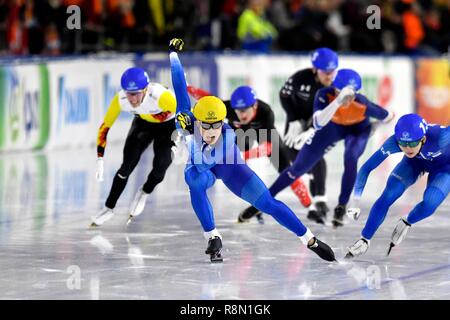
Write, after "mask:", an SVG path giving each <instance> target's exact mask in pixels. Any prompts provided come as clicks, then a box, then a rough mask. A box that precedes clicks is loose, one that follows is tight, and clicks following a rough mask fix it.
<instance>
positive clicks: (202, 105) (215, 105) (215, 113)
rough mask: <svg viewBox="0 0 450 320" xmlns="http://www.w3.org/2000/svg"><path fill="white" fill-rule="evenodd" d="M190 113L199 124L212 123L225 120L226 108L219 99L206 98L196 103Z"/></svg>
mask: <svg viewBox="0 0 450 320" xmlns="http://www.w3.org/2000/svg"><path fill="white" fill-rule="evenodd" d="M192 113H193V114H194V117H195V118H196V119H197V120H199V121H201V122H208V123H213V122H218V121H222V120H223V119H225V117H226V116H227V108H226V107H225V104H224V103H223V102H222V100H220V99H219V98H217V97H214V96H206V97H203V98H200V100H198V101H197V103H196V104H195V106H194V109H193V110H192Z"/></svg>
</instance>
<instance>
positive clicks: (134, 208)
mask: <svg viewBox="0 0 450 320" xmlns="http://www.w3.org/2000/svg"><path fill="white" fill-rule="evenodd" d="M148 196H149V193H145V192H144V190H142V188H140V189H139V190H138V192H137V193H136V196H135V197H134V200H133V202H132V203H131V207H130V214H129V215H128V220H127V225H129V224H130V222H131V221H132V220H133V218H135V217H137V216H138V215H140V214H141V213H142V212H143V211H144V207H145V202H146V201H147V198H148Z"/></svg>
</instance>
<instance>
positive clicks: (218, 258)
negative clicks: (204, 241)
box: [205, 236, 223, 262]
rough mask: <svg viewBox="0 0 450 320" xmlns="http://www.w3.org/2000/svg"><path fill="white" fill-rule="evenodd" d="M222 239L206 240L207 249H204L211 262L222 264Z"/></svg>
mask: <svg viewBox="0 0 450 320" xmlns="http://www.w3.org/2000/svg"><path fill="white" fill-rule="evenodd" d="M221 250H222V239H220V238H219V237H217V236H216V237H214V238H211V239H209V240H208V248H206V251H205V253H206V254H209V256H210V259H211V262H222V261H223V258H222V253H221Z"/></svg>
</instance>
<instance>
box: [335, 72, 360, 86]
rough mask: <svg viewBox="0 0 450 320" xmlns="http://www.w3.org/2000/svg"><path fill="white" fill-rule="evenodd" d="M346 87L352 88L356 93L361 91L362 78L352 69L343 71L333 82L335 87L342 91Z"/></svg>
mask: <svg viewBox="0 0 450 320" xmlns="http://www.w3.org/2000/svg"><path fill="white" fill-rule="evenodd" d="M346 86H352V87H353V89H354V90H355V91H358V90H359V89H361V87H362V84H361V76H360V75H359V74H358V72H356V71H355V70H352V69H341V70H339V71H338V73H337V75H336V77H335V78H334V81H333V87H335V88H336V89H339V90H342V89H343V88H344V87H346Z"/></svg>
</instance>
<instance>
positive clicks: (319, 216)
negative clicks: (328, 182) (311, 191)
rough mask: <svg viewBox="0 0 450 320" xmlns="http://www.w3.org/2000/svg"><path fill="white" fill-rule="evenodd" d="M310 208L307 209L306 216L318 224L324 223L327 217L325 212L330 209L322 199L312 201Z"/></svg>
mask: <svg viewBox="0 0 450 320" xmlns="http://www.w3.org/2000/svg"><path fill="white" fill-rule="evenodd" d="M311 207H312V209H311V210H309V211H308V215H307V218H308V219H309V220H312V221H314V222H316V223H319V224H325V221H326V219H327V212H328V211H329V210H330V209H328V206H327V204H326V203H325V202H323V201H318V202H316V203H314V204H313V205H312V206H311Z"/></svg>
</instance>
